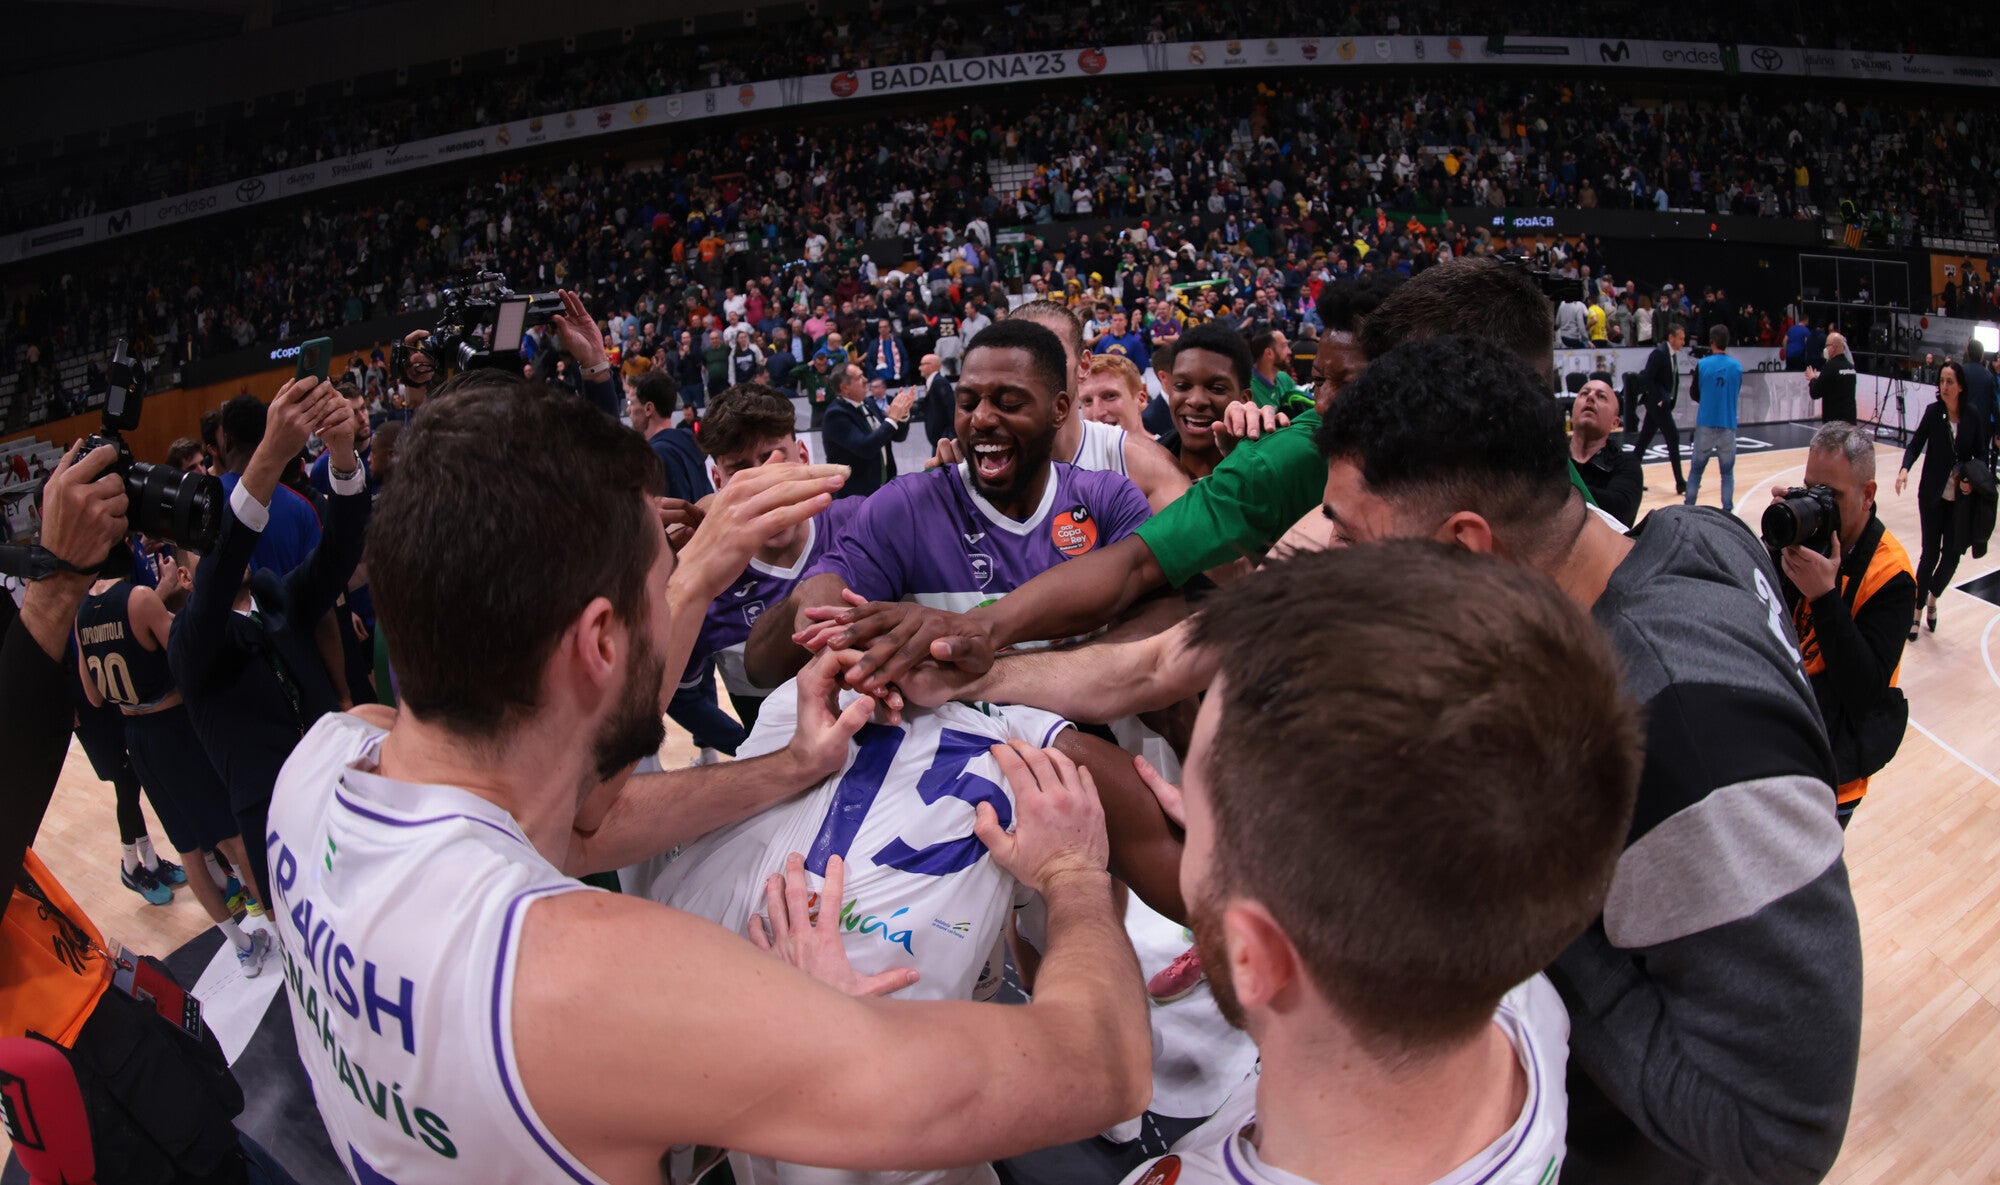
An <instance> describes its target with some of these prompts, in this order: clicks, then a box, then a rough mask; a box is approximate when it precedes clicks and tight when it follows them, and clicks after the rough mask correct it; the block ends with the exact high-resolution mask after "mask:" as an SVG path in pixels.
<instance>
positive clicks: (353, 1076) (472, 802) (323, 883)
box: [268, 713, 665, 1185]
mask: <svg viewBox="0 0 2000 1185" xmlns="http://www.w3.org/2000/svg"><path fill="white" fill-rule="evenodd" d="M385 735H387V734H385V733H383V732H382V731H380V730H379V729H375V728H372V727H370V726H368V725H366V724H364V723H362V722H361V721H360V720H357V719H355V718H354V717H352V716H347V715H342V714H340V713H333V714H329V715H326V716H323V717H321V718H320V720H319V722H318V723H317V724H315V725H313V727H312V730H311V731H310V732H308V733H307V734H306V735H305V737H304V739H302V740H301V741H300V742H299V745H298V748H297V749H295V750H293V752H292V755H291V757H290V759H289V760H287V761H286V762H285V767H284V769H283V771H282V772H280V773H279V775H278V782H277V786H276V789H275V790H274V791H273V793H272V796H271V815H270V832H269V836H268V841H269V842H268V849H269V853H270V861H271V888H272V892H273V894H274V896H275V898H276V900H275V902H274V904H275V906H276V908H275V909H274V910H273V917H272V921H273V923H274V924H275V925H274V928H275V930H276V932H277V935H278V938H279V941H280V943H281V949H282V952H283V956H284V975H285V994H286V995H287V996H288V997H289V1003H290V1005H291V1013H292V1031H293V1033H294V1034H295V1035H296V1036H297V1038H298V1046H299V1057H300V1060H301V1061H302V1062H304V1063H305V1068H306V1076H307V1077H308V1078H310V1079H311V1080H312V1087H313V1097H314V1100H315V1101H316V1102H317V1104H318V1106H319V1113H320V1118H321V1119H322V1120H324V1121H325V1123H326V1133H327V1136H328V1137H329V1138H330V1139H331V1140H332V1142H333V1149H334V1151H335V1153H337V1154H338V1155H339V1157H340V1160H341V1163H342V1164H343V1165H345V1166H346V1168H347V1172H348V1174H349V1176H351V1177H352V1178H353V1179H354V1180H355V1181H357V1182H360V1183H361V1185H380V1183H382V1182H395V1183H397V1185H415V1183H417V1182H425V1181H437V1182H447V1181H451V1182H456V1181H482V1182H486V1181H495V1182H512V1181H520V1182H530V1181H560V1180H568V1181H580V1182H593V1183H594V1182H597V1181H599V1180H600V1178H599V1177H598V1176H597V1175H596V1174H594V1173H592V1172H591V1171H590V1170H589V1169H587V1168H585V1167H584V1166H583V1164H582V1162H581V1161H579V1160H578V1159H577V1158H576V1157H575V1156H573V1155H571V1154H570V1153H569V1151H568V1150H567V1149H565V1148H564V1147H563V1146H562V1144H561V1143H560V1142H558V1141H557V1140H556V1138H555V1136H553V1135H552V1134H550V1132H549V1130H548V1128H547V1127H546V1126H544V1125H543V1123H542V1121H541V1119H540V1118H539V1117H538V1116H537V1115H536V1114H535V1109H534V1104H533V1103H532V1102H530V1101H529V1098H528V1094H527V1091H526V1090H525V1089H524V1088H523V1086H522V1083H521V1075H520V1071H519V1070H518V1068H517V1067H516V1066H515V1063H514V1028H513V1023H512V1003H513V987H514V963H515V959H516V958H517V957H518V955H519V950H520V946H519V943H520V935H521V924H522V918H523V916H524V915H525V914H526V912H527V909H528V906H529V905H530V904H532V903H533V902H535V901H536V900H539V899H541V898H543V897H547V896H551V895H554V894H557V893H571V892H579V891H581V892H592V891H594V890H590V889H587V888H586V887H585V886H583V885H580V884H578V883H577V882H576V881H574V880H571V879H570V878H569V877H566V876H564V875H563V874H562V873H561V872H560V871H559V870H558V869H556V868H555V867H554V866H553V865H551V864H550V863H549V862H548V861H547V860H544V859H543V858H542V856H541V854H540V853H538V852H537V851H535V848H534V845H532V844H530V843H529V842H528V838H527V836H526V835H524V834H522V832H521V828H520V826H519V825H518V824H516V823H515V822H514V818H513V816H512V815H509V814H508V813H507V812H506V811H504V810H502V809H500V808H499V807H497V806H495V805H493V804H492V803H490V802H487V801H486V800H485V799H482V798H480V797H478V796H477V795H474V794H471V793H469V792H467V791H465V790H461V789H459V788H457V787H455V786H418V785H410V784H407V783H403V782H394V781H390V780H389V779H387V778H383V777H379V776H376V775H375V774H373V773H370V772H367V771H370V770H372V769H373V768H374V767H375V763H376V755H377V753H378V751H379V747H380V745H381V740H382V737H383V736H385ZM662 1151H665V1149H664V1148H662Z"/></svg>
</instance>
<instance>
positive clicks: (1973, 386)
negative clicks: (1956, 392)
mask: <svg viewBox="0 0 2000 1185" xmlns="http://www.w3.org/2000/svg"><path fill="white" fill-rule="evenodd" d="M1963 373H1964V375H1965V394H1964V396H1963V400H1962V402H1961V404H1960V406H1961V407H1963V408H1964V409H1965V411H1964V413H1963V414H1962V416H1961V418H1964V419H1970V420H1971V421H1972V422H1973V423H1975V424H1984V425H1985V426H1986V437H1985V440H1982V441H1981V442H1980V443H1981V447H1982V449H1983V448H1984V445H1985V443H1986V441H1990V440H1992V439H1993V436H1994V435H1995V433H2000V404H1996V397H1995V391H1994V387H1995V384H1994V381H1993V372H1992V371H1990V370H1988V369H1986V364H1985V363H1984V362H1968V363H1966V364H1965V366H1964V368H1963Z"/></svg>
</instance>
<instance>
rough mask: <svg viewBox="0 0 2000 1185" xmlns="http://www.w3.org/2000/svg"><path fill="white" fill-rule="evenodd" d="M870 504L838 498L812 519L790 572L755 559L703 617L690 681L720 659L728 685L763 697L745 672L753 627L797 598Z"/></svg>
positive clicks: (690, 663) (691, 661)
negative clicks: (706, 664) (796, 587)
mask: <svg viewBox="0 0 2000 1185" xmlns="http://www.w3.org/2000/svg"><path fill="white" fill-rule="evenodd" d="M863 505H865V501H864V500H863V499H861V498H848V499H845V500H839V499H836V500H835V501H834V502H833V504H832V505H830V506H828V507H827V508H826V509H825V510H822V511H820V512H819V513H818V514H816V515H814V516H813V517H812V518H810V519H808V520H807V521H806V529H807V531H809V532H810V535H808V537H807V539H806V549H805V550H804V551H802V552H800V553H799V558H798V560H797V561H796V562H794V563H793V564H792V566H791V567H789V568H774V567H771V566H770V565H769V564H766V563H764V562H762V561H761V560H754V559H753V560H751V561H750V566H749V567H747V568H745V569H743V574H742V575H741V576H738V577H737V578H736V580H735V582H734V583H732V584H731V585H730V586H729V587H728V588H727V589H725V590H724V591H723V593H722V595H721V596H719V597H717V598H715V600H713V601H711V602H710V603H709V606H708V615H707V616H706V617H704V618H703V619H702V623H701V637H700V638H698V639H697V640H696V641H695V644H694V652H693V653H692V654H691V655H689V656H688V669H687V672H686V673H685V674H684V675H682V676H681V678H682V679H683V680H684V681H685V680H687V679H689V678H691V677H693V676H695V675H697V674H699V673H700V671H701V664H702V663H703V662H705V661H707V660H708V659H710V658H714V659H715V666H716V670H717V671H719V672H721V674H722V683H723V686H725V687H727V688H728V689H729V690H730V691H731V692H733V693H734V694H736V695H741V696H762V695H764V694H765V689H764V688H761V687H758V686H757V685H756V684H754V683H752V682H750V680H749V678H748V677H747V676H746V675H744V673H743V644H744V642H746V641H748V640H749V638H750V627H751V626H753V625H756V624H757V618H758V617H760V616H762V615H763V613H764V611H765V610H766V609H775V608H777V607H778V606H779V605H780V604H782V603H783V602H784V599H785V598H786V597H788V596H790V595H791V593H792V586H793V585H795V584H797V583H798V582H799V581H800V580H803V579H804V578H805V575H806V572H807V570H808V569H810V568H812V566H813V565H814V564H817V563H818V562H819V561H820V560H821V559H822V558H823V557H824V556H825V555H826V554H827V552H829V551H831V550H832V549H833V541H834V539H835V538H836V537H837V536H838V535H839V534H840V532H841V529H842V528H843V527H845V526H846V525H847V523H848V521H849V520H851V519H853V518H854V517H855V516H856V513H857V512H858V511H859V510H860V509H861V508H862V506H863Z"/></svg>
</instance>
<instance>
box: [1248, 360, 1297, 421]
mask: <svg viewBox="0 0 2000 1185" xmlns="http://www.w3.org/2000/svg"><path fill="white" fill-rule="evenodd" d="M1250 398H1251V399H1252V400H1254V401H1255V402H1256V404H1257V406H1258V407H1275V408H1277V409H1278V410H1279V411H1281V412H1284V413H1286V414H1287V415H1290V414H1292V413H1295V412H1297V411H1298V410H1299V405H1300V404H1304V405H1306V406H1311V404H1312V392H1311V391H1308V390H1306V389H1305V388H1304V387H1301V386H1299V385H1298V383H1296V382H1294V381H1293V380H1292V376H1291V375H1289V374H1286V373H1285V372H1284V371H1282V370H1281V371H1279V372H1278V381H1277V382H1275V383H1267V382H1265V381H1264V376H1263V375H1261V374H1258V373H1257V372H1256V371H1254V370H1253V371H1251V372H1250Z"/></svg>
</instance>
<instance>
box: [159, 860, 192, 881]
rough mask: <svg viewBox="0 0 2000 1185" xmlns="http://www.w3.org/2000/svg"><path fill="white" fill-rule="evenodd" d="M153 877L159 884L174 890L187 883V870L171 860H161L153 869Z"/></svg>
mask: <svg viewBox="0 0 2000 1185" xmlns="http://www.w3.org/2000/svg"><path fill="white" fill-rule="evenodd" d="M153 877H154V879H156V880H158V881H159V882H160V883H161V884H163V885H169V886H172V887H175V888H178V887H179V886H181V885H184V884H186V883H188V874H187V870H186V869H184V868H182V867H181V866H180V865H178V864H176V863H174V862H173V861H172V860H161V861H160V862H159V865H158V867H156V868H154V869H153Z"/></svg>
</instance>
